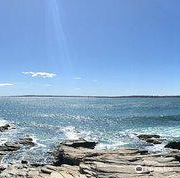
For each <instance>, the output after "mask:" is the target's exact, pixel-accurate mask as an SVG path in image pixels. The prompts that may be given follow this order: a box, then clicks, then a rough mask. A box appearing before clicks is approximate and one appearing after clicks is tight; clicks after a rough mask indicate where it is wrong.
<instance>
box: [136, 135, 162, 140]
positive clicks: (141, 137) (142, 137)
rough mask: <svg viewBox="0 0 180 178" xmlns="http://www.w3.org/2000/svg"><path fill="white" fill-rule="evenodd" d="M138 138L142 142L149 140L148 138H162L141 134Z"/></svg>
mask: <svg viewBox="0 0 180 178" xmlns="http://www.w3.org/2000/svg"><path fill="white" fill-rule="evenodd" d="M138 138H139V139H141V140H147V139H148V138H160V136H159V135H155V134H140V135H138Z"/></svg>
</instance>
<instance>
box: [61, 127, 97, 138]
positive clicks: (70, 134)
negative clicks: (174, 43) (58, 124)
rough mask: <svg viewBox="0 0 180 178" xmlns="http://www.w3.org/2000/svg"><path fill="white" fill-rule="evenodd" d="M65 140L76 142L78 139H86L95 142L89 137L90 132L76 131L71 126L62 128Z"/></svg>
mask: <svg viewBox="0 0 180 178" xmlns="http://www.w3.org/2000/svg"><path fill="white" fill-rule="evenodd" d="M62 131H63V132H64V134H65V136H66V138H67V139H68V140H78V139H86V140H96V139H95V138H92V137H91V132H90V131H78V130H76V128H75V127H73V126H67V127H64V128H62Z"/></svg>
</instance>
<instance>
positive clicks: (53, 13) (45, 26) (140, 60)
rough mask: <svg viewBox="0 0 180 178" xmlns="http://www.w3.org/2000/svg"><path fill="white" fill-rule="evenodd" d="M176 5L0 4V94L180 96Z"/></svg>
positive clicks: (116, 0) (98, 0)
mask: <svg viewBox="0 0 180 178" xmlns="http://www.w3.org/2000/svg"><path fill="white" fill-rule="evenodd" d="M179 7H180V1H179V0H173V1H169V0H68V1H67V0H43V1H42V0H31V1H24V0H18V1H10V0H0V95H20V94H59V95H61V94H62V95H134V94H135V95H136V94H137V95H140V94H142V95H177V94H180V20H179V19H180V11H179Z"/></svg>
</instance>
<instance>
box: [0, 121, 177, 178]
mask: <svg viewBox="0 0 180 178" xmlns="http://www.w3.org/2000/svg"><path fill="white" fill-rule="evenodd" d="M8 129H10V125H8V124H6V125H4V126H1V127H0V132H6V131H7V130H8ZM138 138H139V139H140V140H142V141H145V142H147V143H151V144H161V143H162V142H163V141H164V140H163V139H162V138H161V137H160V136H159V135H145V134H142V135H138ZM34 145H35V143H34V142H33V139H32V138H31V137H25V138H20V139H19V140H18V141H17V142H14V143H10V142H6V143H4V144H3V145H1V146H0V159H1V160H2V158H3V157H4V156H5V155H7V154H8V153H13V152H14V151H17V150H18V149H20V148H21V147H26V148H27V149H30V148H31V147H33V146H34ZM96 145H97V143H96V142H94V141H87V140H83V139H81V140H66V141H64V142H61V143H60V144H59V145H57V146H56V147H55V149H54V150H52V151H51V154H52V156H53V157H54V160H55V161H54V162H53V163H52V164H51V165H44V164H42V165H41V164H30V163H28V161H27V160H23V161H21V163H16V164H11V163H10V164H8V165H7V166H6V167H3V165H1V166H0V178H136V177H142V178H148V177H152V178H179V177H180V151H179V149H180V142H170V143H168V144H167V145H166V147H167V148H171V152H170V153H166V154H150V153H148V151H147V150H138V149H130V148H119V149H118V150H114V151H113V150H97V149H96V148H95V147H96Z"/></svg>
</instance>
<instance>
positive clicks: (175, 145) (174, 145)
mask: <svg viewBox="0 0 180 178" xmlns="http://www.w3.org/2000/svg"><path fill="white" fill-rule="evenodd" d="M165 148H171V149H178V150H180V141H179V142H176V141H172V142H169V143H168V144H167V145H166V146H165Z"/></svg>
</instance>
